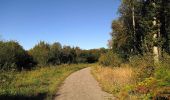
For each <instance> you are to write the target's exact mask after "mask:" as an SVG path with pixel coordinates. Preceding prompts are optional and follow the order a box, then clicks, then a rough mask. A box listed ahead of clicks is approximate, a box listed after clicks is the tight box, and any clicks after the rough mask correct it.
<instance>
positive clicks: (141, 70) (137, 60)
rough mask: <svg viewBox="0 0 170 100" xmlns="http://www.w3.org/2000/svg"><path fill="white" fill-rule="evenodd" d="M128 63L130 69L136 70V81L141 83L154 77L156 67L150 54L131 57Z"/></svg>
mask: <svg viewBox="0 0 170 100" xmlns="http://www.w3.org/2000/svg"><path fill="white" fill-rule="evenodd" d="M129 62H130V65H131V66H132V67H134V68H136V69H137V71H136V75H135V76H136V79H137V81H143V80H144V79H145V78H149V77H151V76H153V75H154V71H155V68H156V67H155V65H154V61H153V56H152V55H151V54H145V55H143V56H141V55H138V56H133V57H131V58H130V59H129Z"/></svg>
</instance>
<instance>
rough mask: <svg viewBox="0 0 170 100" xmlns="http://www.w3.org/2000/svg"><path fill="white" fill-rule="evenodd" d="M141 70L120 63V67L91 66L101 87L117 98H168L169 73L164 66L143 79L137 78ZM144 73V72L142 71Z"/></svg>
mask: <svg viewBox="0 0 170 100" xmlns="http://www.w3.org/2000/svg"><path fill="white" fill-rule="evenodd" d="M139 71H142V70H141V69H139V68H134V67H131V66H130V65H129V64H122V65H121V66H120V67H103V66H100V65H96V66H94V67H92V74H93V75H94V77H95V78H96V79H97V81H98V82H99V83H100V86H101V87H102V89H103V90H104V91H106V92H108V93H111V94H113V95H114V96H115V97H117V99H118V100H169V99H170V83H169V81H170V80H169V79H170V77H169V73H170V70H168V69H167V68H165V67H161V68H160V69H157V70H155V74H154V75H152V76H150V77H148V78H145V79H144V80H143V81H139V80H138V79H137V74H138V72H139ZM142 73H144V72H142Z"/></svg>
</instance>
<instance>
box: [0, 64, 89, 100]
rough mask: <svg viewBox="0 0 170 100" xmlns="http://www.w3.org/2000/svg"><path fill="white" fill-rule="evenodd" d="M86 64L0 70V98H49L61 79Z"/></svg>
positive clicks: (48, 99) (52, 95)
mask: <svg viewBox="0 0 170 100" xmlns="http://www.w3.org/2000/svg"><path fill="white" fill-rule="evenodd" d="M88 66H90V65H88V64H73V65H60V66H51V67H44V68H37V69H35V70H32V71H22V72H1V73H0V79H1V80H0V99H5V100H8V99H9V100H10V99H19V100H22V99H30V100H32V99H36V100H37V99H38V100H42V99H47V100H51V99H52V98H53V97H54V96H55V93H56V91H57V89H58V87H59V86H60V85H61V83H62V82H63V80H64V79H65V78H66V77H67V76H68V75H70V74H71V73H72V72H74V71H77V70H80V69H82V68H85V67H88Z"/></svg>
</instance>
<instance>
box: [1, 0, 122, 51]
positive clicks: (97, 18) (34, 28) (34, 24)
mask: <svg viewBox="0 0 170 100" xmlns="http://www.w3.org/2000/svg"><path fill="white" fill-rule="evenodd" d="M120 1H121V0H0V35H1V38H2V39H3V40H17V41H18V42H19V43H20V44H21V45H22V46H23V47H24V48H25V49H27V50H28V49H30V48H32V47H33V46H34V45H35V44H37V43H38V42H39V41H41V40H43V41H46V42H47V43H53V42H60V43H61V44H62V45H70V46H79V47H80V48H82V49H92V48H100V47H107V40H108V39H109V38H110V35H109V33H110V32H111V22H112V20H113V19H116V18H117V17H118V14H117V9H118V6H119V4H120Z"/></svg>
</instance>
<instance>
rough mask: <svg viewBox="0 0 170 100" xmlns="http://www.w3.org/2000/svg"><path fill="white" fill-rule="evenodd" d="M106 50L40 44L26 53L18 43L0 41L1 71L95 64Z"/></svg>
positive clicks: (57, 44) (58, 44)
mask: <svg viewBox="0 0 170 100" xmlns="http://www.w3.org/2000/svg"><path fill="white" fill-rule="evenodd" d="M106 51H107V50H106V49H104V48H101V49H92V50H82V49H80V48H79V47H70V46H62V45H61V44H60V43H58V42H56V43H53V44H48V43H45V42H44V41H41V42H39V43H38V44H37V45H35V46H34V47H33V48H32V49H30V50H28V51H26V50H24V49H23V47H22V46H21V45H20V44H19V43H18V42H16V41H0V70H22V69H31V68H33V67H35V66H40V67H43V66H49V65H61V64H76V63H95V62H97V61H98V59H99V56H100V54H101V53H104V52H106Z"/></svg>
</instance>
